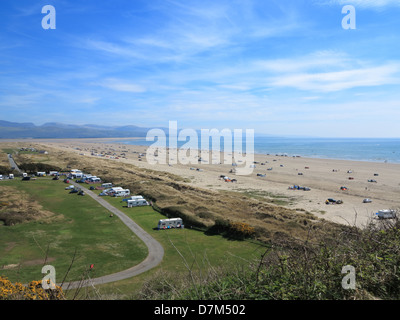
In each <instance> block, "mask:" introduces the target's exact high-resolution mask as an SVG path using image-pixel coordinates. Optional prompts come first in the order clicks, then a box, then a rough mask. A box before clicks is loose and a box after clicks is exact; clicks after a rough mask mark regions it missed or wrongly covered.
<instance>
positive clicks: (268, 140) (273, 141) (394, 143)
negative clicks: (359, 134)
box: [114, 136, 400, 163]
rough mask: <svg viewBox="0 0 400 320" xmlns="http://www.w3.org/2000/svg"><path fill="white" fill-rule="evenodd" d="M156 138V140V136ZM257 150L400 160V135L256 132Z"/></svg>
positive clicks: (141, 141)
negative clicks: (324, 135) (307, 135)
mask: <svg viewBox="0 0 400 320" xmlns="http://www.w3.org/2000/svg"><path fill="white" fill-rule="evenodd" d="M155 141H157V139H156V140H155ZM114 142H117V143H121V144H129V145H141V146H151V145H153V144H154V143H155V142H154V141H147V140H146V138H143V139H132V140H128V139H125V140H118V139H116V140H115V141H114ZM165 142H167V141H165ZM186 143H187V141H178V142H177V148H181V147H182V146H183V145H185V144H186ZM165 145H166V146H168V144H167V143H165ZM239 147H240V146H239ZM193 148H194V147H193ZM199 149H200V148H199ZM211 149H216V150H220V151H223V140H221V143H220V148H213V145H212V143H211V140H210V144H209V150H211ZM239 150H240V149H239ZM241 150H242V152H246V145H245V139H244V138H243V142H242V146H241ZM254 153H256V154H265V155H268V154H269V155H279V156H288V157H295V156H299V157H306V158H318V159H336V160H353V161H368V162H386V163H400V138H298V137H271V136H264V137H261V136H255V137H254Z"/></svg>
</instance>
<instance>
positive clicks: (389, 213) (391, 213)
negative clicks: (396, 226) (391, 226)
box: [376, 209, 396, 219]
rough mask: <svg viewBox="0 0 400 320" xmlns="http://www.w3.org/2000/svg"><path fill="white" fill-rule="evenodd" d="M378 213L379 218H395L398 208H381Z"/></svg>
mask: <svg viewBox="0 0 400 320" xmlns="http://www.w3.org/2000/svg"><path fill="white" fill-rule="evenodd" d="M376 215H377V216H378V219H395V218H396V210H390V209H389V210H388V209H386V210H379V211H378V212H377V213H376Z"/></svg>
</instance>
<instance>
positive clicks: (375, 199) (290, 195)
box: [31, 139, 400, 227]
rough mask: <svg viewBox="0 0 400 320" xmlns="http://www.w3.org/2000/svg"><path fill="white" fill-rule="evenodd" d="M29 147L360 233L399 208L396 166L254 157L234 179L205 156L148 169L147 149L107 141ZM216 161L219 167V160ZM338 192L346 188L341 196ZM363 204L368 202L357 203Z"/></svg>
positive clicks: (399, 181) (227, 168) (226, 168)
mask: <svg viewBox="0 0 400 320" xmlns="http://www.w3.org/2000/svg"><path fill="white" fill-rule="evenodd" d="M31 142H32V143H40V144H41V145H47V146H49V147H53V148H56V149H58V150H64V151H72V152H75V153H77V154H79V155H80V156H83V157H92V158H96V157H101V158H108V159H110V161H119V162H124V163H129V164H133V165H135V166H138V167H141V168H148V169H152V170H157V171H165V172H169V173H173V174H176V175H179V176H181V177H183V178H186V179H187V181H188V182H187V183H188V184H190V185H193V186H196V187H200V188H205V189H211V190H232V191H239V192H255V193H257V194H260V195H266V196H268V197H275V198H281V199H283V200H284V203H283V205H284V206H286V207H288V208H291V209H296V210H300V211H307V212H310V213H312V214H314V215H315V216H317V217H319V218H323V219H326V220H328V221H332V222H336V223H341V224H348V225H356V226H359V227H363V226H365V225H366V223H367V222H368V221H370V219H371V218H373V217H375V213H376V212H377V211H378V210H381V209H397V208H400V198H399V193H400V164H393V163H376V162H363V161H347V160H333V159H314V158H304V157H301V156H297V157H288V156H282V155H261V154H255V155H254V162H255V164H254V166H255V168H253V172H252V173H251V174H250V175H240V176H239V175H236V174H235V173H233V172H230V171H231V170H234V169H235V167H234V166H232V163H231V164H210V163H211V160H213V159H214V160H216V158H218V157H215V155H211V154H210V155H209V161H210V163H207V162H206V161H203V162H197V163H195V164H192V163H189V164H181V163H179V162H178V163H174V164H153V163H149V162H148V159H147V154H146V151H147V149H148V147H145V146H133V145H126V144H115V143H110V141H109V140H107V139H79V140H73V139H66V140H42V141H41V140H34V141H31ZM167 158H168V157H167ZM205 158H206V157H203V160H204V159H205ZM149 159H154V157H153V158H149ZM220 160H221V161H223V156H222V155H221V158H220ZM172 162H177V161H176V160H175V161H172ZM239 166H240V165H238V167H239ZM258 174H259V175H258ZM221 175H226V176H228V177H230V178H232V179H236V180H237V181H236V182H225V181H224V180H223V179H221V178H220V176H221ZM260 175H265V176H260ZM368 180H375V181H376V182H369V181H368ZM293 185H299V186H304V187H308V188H310V190H309V191H303V190H292V189H290V188H289V187H290V186H293ZM341 187H346V190H342V189H341ZM328 198H334V199H336V200H338V199H340V200H342V201H343V203H342V204H329V205H327V204H326V203H325V201H326V199H328ZM365 198H369V199H371V200H372V202H371V203H363V199H365Z"/></svg>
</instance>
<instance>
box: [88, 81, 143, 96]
mask: <svg viewBox="0 0 400 320" xmlns="http://www.w3.org/2000/svg"><path fill="white" fill-rule="evenodd" d="M94 84H95V85H99V86H101V87H104V88H107V89H111V90H114V91H120V92H131V93H139V92H145V91H146V88H144V87H143V86H141V85H137V84H135V83H131V82H126V81H123V80H119V79H105V80H103V81H101V82H97V83H94Z"/></svg>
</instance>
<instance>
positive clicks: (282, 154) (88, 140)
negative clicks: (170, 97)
mask: <svg viewBox="0 0 400 320" xmlns="http://www.w3.org/2000/svg"><path fill="white" fill-rule="evenodd" d="M116 139H117V140H143V139H145V138H143V137H123V138H51V139H50V138H43V139H30V138H25V139H19V138H16V139H0V143H3V142H4V143H7V142H10V143H12V142H28V143H46V142H53V143H54V142H55V143H56V142H64V143H65V142H76V141H80V142H83V143H108V144H110V143H112V144H121V145H124V146H138V147H143V148H148V147H149V146H150V145H143V144H129V143H128V144H127V143H121V142H119V141H116ZM332 139H334V138H332ZM388 139H389V138H388ZM393 139H397V138H393ZM167 149H170V148H169V147H167ZM177 149H178V150H179V148H177ZM193 150H196V151H197V152H199V151H200V152H201V151H202V149H193ZM204 151H205V152H212V151H213V150H207V149H206V150H204ZM215 152H220V153H223V152H224V151H218V150H216V151H215ZM232 153H233V152H232ZM242 154H246V153H245V152H243V153H242ZM260 156H276V157H282V158H302V159H316V160H321V161H349V162H355V163H357V162H361V163H372V164H394V165H396V164H397V165H400V159H399V160H398V161H390V160H380V161H378V160H371V159H365V160H363V159H348V158H329V157H324V156H309V155H301V154H299V155H289V154H288V153H286V152H280V153H260V152H254V157H260Z"/></svg>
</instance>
